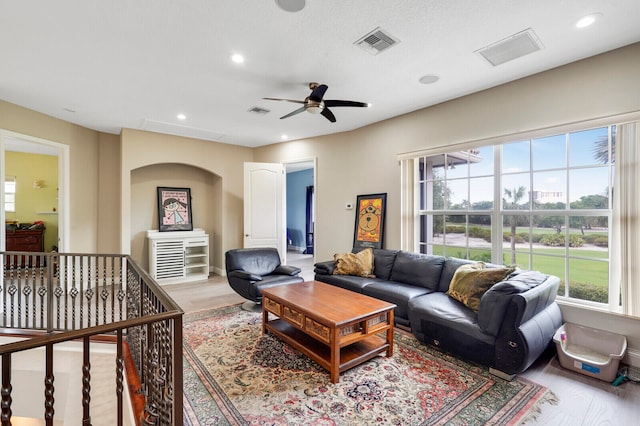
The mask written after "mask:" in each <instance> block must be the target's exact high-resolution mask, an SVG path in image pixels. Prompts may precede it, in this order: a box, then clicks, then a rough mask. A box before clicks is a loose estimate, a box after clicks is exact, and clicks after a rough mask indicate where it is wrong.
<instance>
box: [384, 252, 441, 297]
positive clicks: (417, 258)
mask: <svg viewBox="0 0 640 426" xmlns="http://www.w3.org/2000/svg"><path fill="white" fill-rule="evenodd" d="M443 264H444V257H442V256H432V255H427V254H420V253H410V252H407V251H403V250H401V251H399V252H398V254H397V255H396V260H395V262H394V263H393V269H391V277H390V278H391V280H392V281H396V282H400V283H405V284H412V285H415V286H419V287H424V288H428V289H429V290H437V289H438V283H439V282H440V274H441V272H442V265H443Z"/></svg>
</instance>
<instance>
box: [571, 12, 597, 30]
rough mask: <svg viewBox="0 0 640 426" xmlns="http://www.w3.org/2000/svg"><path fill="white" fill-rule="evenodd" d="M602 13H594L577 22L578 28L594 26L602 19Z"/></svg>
mask: <svg viewBox="0 0 640 426" xmlns="http://www.w3.org/2000/svg"><path fill="white" fill-rule="evenodd" d="M601 16H602V13H592V14H590V15H587V16H583V17H582V18H580V19H579V20H578V22H576V28H586V27H588V26H591V25H593V24H594V23H595V22H596V21H597V20H598V19H599V18H600V17H601Z"/></svg>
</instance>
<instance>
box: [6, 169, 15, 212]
mask: <svg viewBox="0 0 640 426" xmlns="http://www.w3.org/2000/svg"><path fill="white" fill-rule="evenodd" d="M16 186H17V183H16V177H15V176H5V178H4V211H5V212H9V213H15V211H16ZM10 198H11V200H10Z"/></svg>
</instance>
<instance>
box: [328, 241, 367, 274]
mask: <svg viewBox="0 0 640 426" xmlns="http://www.w3.org/2000/svg"><path fill="white" fill-rule="evenodd" d="M333 260H334V261H335V263H336V268H335V269H334V270H333V273H334V275H355V276H358V277H367V278H374V277H375V275H373V249H370V248H368V249H365V250H362V251H361V252H358V253H341V254H335V255H334V256H333Z"/></svg>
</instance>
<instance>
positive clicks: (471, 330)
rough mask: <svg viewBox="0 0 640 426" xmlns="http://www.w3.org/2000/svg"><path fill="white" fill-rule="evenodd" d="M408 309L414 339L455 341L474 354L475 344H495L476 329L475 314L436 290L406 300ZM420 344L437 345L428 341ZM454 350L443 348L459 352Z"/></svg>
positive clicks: (476, 320)
mask: <svg viewBox="0 0 640 426" xmlns="http://www.w3.org/2000/svg"><path fill="white" fill-rule="evenodd" d="M408 309H409V320H410V321H411V331H412V332H413V333H414V334H415V335H416V336H424V337H426V336H429V335H438V336H439V339H440V340H446V339H449V340H451V341H453V340H457V341H458V342H457V343H459V344H460V345H468V346H470V351H474V349H473V348H474V347H475V350H478V347H479V346H478V345H477V343H476V342H482V344H483V345H486V346H487V347H492V346H493V345H494V344H495V337H494V336H491V335H489V334H485V333H483V332H482V330H481V329H480V327H478V316H477V315H476V313H475V312H473V311H472V310H470V309H468V308H467V307H465V306H464V305H463V304H461V303H460V302H458V301H457V300H454V299H452V298H451V297H449V296H447V295H446V294H445V293H440V292H437V291H436V292H433V293H430V294H427V295H424V296H419V297H416V298H414V299H412V300H411V301H409V306H408ZM423 341H426V342H427V343H430V344H436V346H440V345H439V344H438V343H437V342H432V341H431V340H430V339H427V340H423ZM455 349H456V348H454V347H450V348H445V350H452V351H454V352H457V353H459V352H458V351H456V350H455ZM458 349H460V350H461V349H462V348H458ZM492 354H493V352H491V356H492Z"/></svg>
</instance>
